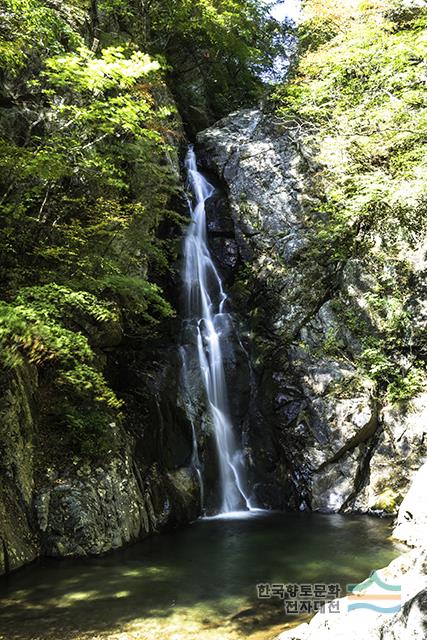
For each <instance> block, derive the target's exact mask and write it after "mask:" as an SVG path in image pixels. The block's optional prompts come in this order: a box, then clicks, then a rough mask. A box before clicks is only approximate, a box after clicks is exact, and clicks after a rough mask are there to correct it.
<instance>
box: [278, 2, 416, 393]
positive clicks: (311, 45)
mask: <svg viewBox="0 0 427 640" xmlns="http://www.w3.org/2000/svg"><path fill="white" fill-rule="evenodd" d="M350 5H351V3H337V2H335V0H326V1H324V2H319V1H318V0H308V1H307V6H308V9H309V10H311V13H310V14H309V17H310V20H309V21H308V22H306V23H305V24H304V25H303V26H302V27H301V37H302V43H301V50H300V60H299V64H298V67H297V68H296V69H295V70H294V73H293V77H292V79H291V81H290V82H289V83H288V84H286V85H284V86H281V87H278V88H277V89H276V91H275V93H274V95H273V96H272V104H273V106H274V108H275V110H276V113H277V114H279V115H280V116H281V117H282V118H283V119H284V120H286V122H287V123H288V127H289V128H290V130H291V132H292V131H293V132H294V133H295V135H297V137H298V138H299V139H301V140H302V141H303V143H304V144H305V145H306V146H307V147H308V148H310V149H311V150H312V151H313V152H314V155H315V159H316V163H317V167H318V169H317V176H316V177H317V190H318V192H320V193H323V194H324V198H323V200H322V201H317V202H316V209H315V211H313V212H311V213H310V214H309V215H308V216H307V217H308V224H309V232H308V235H309V237H310V239H311V244H310V247H309V249H308V250H307V252H306V255H305V260H307V261H309V262H311V263H313V264H326V265H328V267H329V268H330V267H334V266H335V269H336V272H338V273H339V272H340V271H342V269H343V268H344V265H345V264H346V263H347V262H348V260H353V261H354V260H355V259H356V260H357V261H358V262H360V263H361V264H363V271H364V273H365V274H369V275H368V277H367V278H365V282H364V283H358V282H357V281H356V292H354V293H353V297H351V296H348V299H346V300H339V301H337V303H336V304H335V307H336V309H335V311H336V312H337V313H338V316H339V318H340V319H341V320H342V322H343V324H344V325H345V326H346V327H348V328H349V329H350V330H351V332H352V334H353V335H354V336H355V337H356V338H357V339H358V340H359V343H360V353H359V355H358V356H355V354H350V355H352V356H353V357H356V365H357V366H358V367H359V369H360V371H361V372H362V373H363V374H365V375H368V376H369V377H370V378H371V379H372V380H373V381H374V382H375V383H376V385H377V388H378V390H379V392H380V393H381V394H382V395H384V396H385V397H387V399H388V400H390V401H392V402H401V401H407V400H408V399H410V398H411V397H413V396H414V395H415V394H416V393H418V392H419V391H420V390H421V389H422V388H423V387H424V386H425V381H426V362H425V354H423V353H422V349H421V348H420V346H419V345H417V344H414V341H413V338H412V324H413V318H412V316H411V313H410V312H409V311H408V309H409V306H408V305H409V302H410V300H411V296H412V284H413V278H414V268H415V266H414V261H415V258H413V259H412V262H411V261H410V260H408V256H410V255H411V251H412V250H413V249H415V248H416V247H418V246H420V241H421V239H422V238H424V237H425V236H426V233H427V207H426V203H427V166H426V155H425V148H424V147H425V136H426V133H427V103H426V100H425V56H426V52H427V38H426V32H425V29H424V28H423V27H424V26H425V24H426V21H427V11H426V9H425V8H422V7H420V6H418V7H415V6H412V7H409V6H408V4H407V3H404V2H401V1H400V0H396V1H393V2H392V3H382V2H380V1H379V0H372V2H365V3H361V4H360V5H359V9H358V11H354V12H353V15H351V7H350ZM347 277H348V276H347ZM357 289H359V290H357ZM324 350H325V351H326V352H327V353H328V354H329V355H330V356H332V355H333V356H337V357H338V356H339V354H340V351H341V355H344V351H345V347H344V345H341V344H339V341H338V342H337V340H336V336H335V335H330V336H327V338H326V340H325V345H324ZM347 355H348V354H347Z"/></svg>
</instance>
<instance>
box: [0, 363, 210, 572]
mask: <svg viewBox="0 0 427 640" xmlns="http://www.w3.org/2000/svg"><path fill="white" fill-rule="evenodd" d="M174 353H175V356H176V351H175V350H174ZM163 356H164V357H165V354H163ZM116 357H117V354H116ZM122 357H123V359H124V361H126V362H128V363H129V361H132V364H133V372H132V377H133V382H131V381H129V380H127V379H126V376H122V377H123V379H122V384H123V387H124V388H126V391H127V393H128V394H129V401H128V419H127V421H126V423H125V424H124V425H116V426H115V429H116V431H117V433H116V435H117V439H118V441H119V442H121V443H122V444H121V446H120V449H119V450H118V451H117V452H115V453H111V454H110V455H109V456H107V457H106V459H105V460H103V461H102V460H99V461H98V462H91V463H90V462H82V460H81V459H78V458H76V457H73V456H70V458H65V459H64V457H63V456H61V455H59V454H58V451H56V450H54V452H53V454H52V453H49V451H47V452H45V451H44V447H43V443H44V442H45V440H44V439H45V438H46V433H44V432H43V429H41V427H42V425H41V424H40V416H39V415H38V412H37V410H36V408H37V406H39V405H40V402H41V401H40V397H39V396H40V393H41V392H40V390H39V387H38V381H37V376H36V372H35V369H33V368H31V367H22V368H21V369H18V370H16V371H14V372H13V373H10V374H7V375H5V376H4V377H3V379H2V381H1V385H2V396H1V403H0V449H1V453H2V455H1V462H0V477H1V482H0V574H2V573H7V572H9V571H12V570H14V569H16V568H18V567H20V566H22V565H24V564H27V563H28V562H31V561H32V560H34V559H35V558H37V557H38V556H40V555H47V556H55V557H65V556H86V555H98V554H101V553H105V552H108V551H111V550H114V549H117V548H119V547H122V546H123V545H126V544H129V543H131V542H133V541H136V540H139V539H142V538H144V537H146V536H148V535H149V534H152V533H155V532H158V531H161V530H163V529H165V528H173V527H175V526H177V525H180V524H183V523H187V522H189V521H190V520H192V519H195V518H196V517H197V515H198V513H199V511H200V493H199V487H198V483H197V478H196V475H195V471H194V469H193V468H192V466H191V452H192V449H191V428H190V425H189V423H188V420H187V419H186V418H185V415H184V413H183V411H182V409H179V408H178V407H177V405H178V396H177V394H178V380H177V377H176V366H177V363H176V362H172V360H170V361H169V362H167V360H168V359H169V357H170V354H166V361H165V360H163V362H161V360H160V354H157V356H156V359H155V362H154V363H152V362H151V363H150V366H151V369H152V370H148V369H147V365H146V363H145V362H144V365H143V366H141V363H139V364H138V360H139V359H142V360H144V361H145V357H144V356H142V355H141V354H137V356H136V357H135V359H132V357H131V355H130V354H129V353H125V352H123V353H122ZM121 367H123V369H121ZM119 368H120V369H121V370H122V371H125V370H126V369H125V368H124V362H119ZM138 394H140V396H141V398H140V397H139V395H138ZM130 398H132V399H133V401H131V399H130ZM49 437H51V436H49ZM58 437H59V436H58ZM50 446H52V445H50Z"/></svg>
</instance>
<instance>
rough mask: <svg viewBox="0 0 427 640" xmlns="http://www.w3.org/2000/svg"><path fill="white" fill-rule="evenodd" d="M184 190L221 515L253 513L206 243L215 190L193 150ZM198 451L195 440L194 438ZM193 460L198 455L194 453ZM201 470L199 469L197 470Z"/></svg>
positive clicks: (191, 287)
mask: <svg viewBox="0 0 427 640" xmlns="http://www.w3.org/2000/svg"><path fill="white" fill-rule="evenodd" d="M185 164H186V169H187V175H188V185H189V188H190V189H191V192H192V195H193V200H192V201H189V209H190V214H191V220H192V221H191V223H190V225H189V227H188V230H187V233H186V237H185V244H184V271H183V280H184V287H185V295H186V319H187V321H188V322H190V323H192V324H193V325H194V328H195V332H196V345H197V346H196V347H195V348H197V358H198V362H199V367H200V373H201V376H202V379H203V384H204V388H205V391H206V397H207V401H208V406H209V410H210V414H211V418H212V423H213V428H214V435H215V442H216V449H217V455H218V467H219V473H220V488H221V512H222V513H227V514H230V513H233V512H240V511H241V510H245V511H252V510H255V509H254V508H253V507H252V505H251V502H250V499H249V497H248V492H247V488H246V480H245V475H246V474H245V466H244V459H243V454H242V450H241V448H240V447H239V446H238V444H237V440H236V436H235V432H234V429H233V424H232V421H231V418H230V410H229V403H228V394H227V383H226V379H225V371H224V359H223V353H222V342H223V339H224V338H225V337H226V334H227V333H228V329H229V327H230V326H231V318H230V316H229V314H228V313H227V311H226V302H227V296H226V294H225V292H224V289H223V285H222V282H221V278H220V276H219V274H218V271H217V269H216V267H215V265H214V263H213V261H212V257H211V254H210V251H209V247H208V242H207V228H206V208H205V203H206V201H207V200H208V199H209V198H210V197H211V196H212V195H213V193H214V191H215V189H214V187H213V186H212V185H211V184H210V183H209V182H208V181H207V180H206V179H205V178H204V177H203V176H202V174H201V173H200V172H199V171H198V169H197V162H196V156H195V153H194V150H193V148H192V147H190V149H189V151H188V154H187V158H186V163H185ZM181 355H182V359H183V377H184V383H185V377H186V375H187V363H186V358H187V357H188V354H186V351H185V350H184V351H181ZM194 440H195V442H194V446H196V444H197V442H196V438H194ZM193 459H194V461H196V463H198V461H199V456H198V453H197V452H196V451H195V452H194V455H193ZM196 466H197V468H199V466H198V464H197V465H196Z"/></svg>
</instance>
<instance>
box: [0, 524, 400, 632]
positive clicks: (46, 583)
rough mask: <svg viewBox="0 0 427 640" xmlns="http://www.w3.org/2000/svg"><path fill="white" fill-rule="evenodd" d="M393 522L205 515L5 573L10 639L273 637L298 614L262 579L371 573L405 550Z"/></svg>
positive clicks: (1, 609)
mask: <svg viewBox="0 0 427 640" xmlns="http://www.w3.org/2000/svg"><path fill="white" fill-rule="evenodd" d="M389 527H390V525H389V522H388V521H384V520H378V519H374V518H369V517H365V516H360V517H348V516H340V515H309V514H269V515H265V514H264V513H260V514H258V515H254V516H253V517H252V518H246V519H242V520H239V519H229V520H215V519H211V520H205V521H203V520H202V521H199V522H197V523H195V524H194V525H192V526H191V527H189V528H188V529H186V530H183V531H179V532H175V533H173V534H167V535H161V536H157V537H154V538H152V539H150V540H147V541H145V542H143V543H141V544H138V545H135V546H133V547H131V548H129V549H126V550H124V551H120V552H118V553H115V554H113V555H111V556H108V557H104V558H101V559H99V558H97V559H91V560H78V561H44V562H42V563H40V564H37V565H33V566H32V567H29V568H27V569H24V570H22V571H20V572H18V573H16V574H14V575H12V576H9V577H7V578H3V579H2V580H1V581H0V638H2V640H30V639H31V640H68V639H77V638H78V639H84V640H86V639H89V638H90V639H92V640H94V639H96V638H99V639H101V638H102V639H103V640H104V639H105V638H111V639H114V640H134V639H138V640H160V639H162V640H196V638H197V639H202V640H240V639H242V638H250V639H251V640H267V639H268V638H273V637H274V636H275V635H277V634H278V633H279V632H280V631H281V630H282V629H283V628H284V626H285V624H286V623H290V622H294V620H293V619H292V618H288V619H286V616H285V614H284V612H283V605H282V604H281V603H280V601H278V600H276V601H264V602H259V601H258V600H257V599H256V584H257V583H260V582H276V583H277V582H278V583H290V582H295V583H299V582H308V583H309V582H321V583H323V582H340V583H341V584H342V585H343V587H345V585H346V584H347V583H348V582H351V583H354V582H359V581H360V580H362V579H363V578H365V577H366V576H367V575H368V574H369V573H370V572H371V570H373V569H375V568H379V567H381V566H383V565H385V564H387V563H388V562H389V561H390V560H391V559H392V558H393V557H395V556H396V555H398V552H399V550H398V549H397V548H396V547H395V546H393V545H392V543H391V542H390V541H388V540H387V537H388V536H389Z"/></svg>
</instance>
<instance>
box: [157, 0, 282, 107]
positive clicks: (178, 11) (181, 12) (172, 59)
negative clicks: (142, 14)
mask: <svg viewBox="0 0 427 640" xmlns="http://www.w3.org/2000/svg"><path fill="white" fill-rule="evenodd" d="M271 4H273V3H272V2H270V3H269V2H258V0H177V1H176V2H170V1H169V0H157V1H156V2H153V3H152V4H151V5H150V9H149V35H148V40H149V41H150V42H151V47H152V49H153V50H154V51H156V52H159V53H161V54H163V55H165V56H166V59H167V61H168V63H169V65H170V69H171V74H170V75H171V78H172V81H173V84H174V87H175V91H176V92H177V94H178V95H181V92H182V91H183V90H185V89H186V87H183V86H182V83H183V82H185V83H189V84H192V83H194V82H196V83H197V82H201V85H202V86H201V87H200V91H202V92H204V93H205V97H206V102H207V108H208V109H209V111H210V114H209V115H210V116H211V117H212V118H214V119H215V118H216V119H218V118H220V117H222V116H224V115H226V114H227V113H228V112H230V111H232V110H233V109H234V108H237V107H239V106H242V105H252V104H253V103H254V101H255V100H257V99H258V98H259V97H260V95H262V94H263V92H264V85H263V82H262V80H261V78H260V75H261V73H262V72H265V71H269V70H271V68H272V65H273V60H274V58H275V57H276V56H277V55H279V54H281V53H283V52H284V50H285V29H284V27H283V25H281V24H280V23H278V22H276V21H275V20H273V19H272V18H271V17H270V15H269V6H270V5H271ZM186 96H187V94H185V95H184V94H182V99H184V98H185V97H186ZM195 115H196V114H195Z"/></svg>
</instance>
